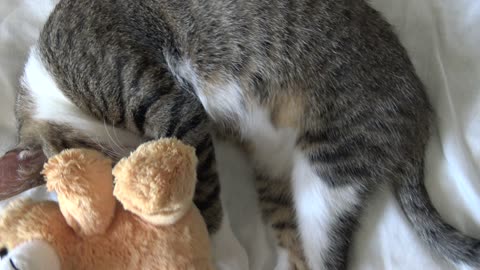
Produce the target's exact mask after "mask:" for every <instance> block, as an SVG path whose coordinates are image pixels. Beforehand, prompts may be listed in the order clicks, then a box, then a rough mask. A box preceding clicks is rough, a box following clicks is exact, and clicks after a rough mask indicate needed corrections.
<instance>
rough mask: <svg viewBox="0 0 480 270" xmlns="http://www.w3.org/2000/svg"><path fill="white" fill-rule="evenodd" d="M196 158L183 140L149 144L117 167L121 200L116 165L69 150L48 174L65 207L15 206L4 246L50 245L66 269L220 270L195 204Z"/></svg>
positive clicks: (3, 222) (0, 227) (0, 241)
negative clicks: (214, 263)
mask: <svg viewBox="0 0 480 270" xmlns="http://www.w3.org/2000/svg"><path fill="white" fill-rule="evenodd" d="M194 153H195V152H194V149H193V148H192V147H189V146H186V145H184V144H183V143H181V142H180V141H178V140H175V139H162V140H159V141H155V142H151V143H146V144H144V145H142V146H140V147H139V148H138V149H137V151H135V152H134V153H132V154H131V156H130V157H128V158H125V159H123V160H122V161H120V162H119V163H118V164H117V165H116V166H115V168H114V169H113V173H114V175H115V178H116V185H115V191H114V192H113V184H112V179H113V177H112V168H111V161H110V160H108V159H107V158H106V157H104V156H103V155H102V154H100V153H98V152H95V151H92V150H84V149H72V150H66V151H64V152H62V153H60V154H59V155H57V156H54V157H52V158H51V159H50V160H49V162H48V163H47V165H46V166H45V169H44V173H45V176H46V179H47V186H48V188H49V189H51V190H54V191H56V192H57V194H58V200H59V203H58V204H57V203H55V202H39V203H34V202H32V201H18V202H14V203H12V204H11V205H10V206H9V207H8V209H6V211H5V214H4V215H3V217H2V218H1V219H0V231H1V232H2V234H1V235H0V245H1V246H2V247H6V248H8V249H13V248H15V247H16V246H18V245H19V244H21V243H24V242H26V241H29V240H34V239H41V240H45V241H47V242H48V243H49V244H51V245H52V247H53V248H54V249H55V250H56V252H57V254H58V255H59V257H60V261H61V264H62V269H72V270H73V269H75V270H77V269H78V270H80V269H119V270H121V269H159V270H166V269H180V270H183V269H186V270H187V269H192V270H193V269H198V270H209V269H213V266H212V261H211V253H210V243H209V238H208V233H207V229H206V225H205V223H204V221H203V219H202V217H201V215H200V213H199V211H198V209H197V208H196V207H195V206H194V205H193V202H192V199H193V191H194V188H195V179H196V175H195V167H196V162H197V160H196V158H195V154H194ZM113 194H115V197H116V198H117V200H118V201H117V200H115V197H114V196H113ZM125 209H127V210H125ZM150 221H153V222H154V223H151V222H150ZM72 229H73V230H72Z"/></svg>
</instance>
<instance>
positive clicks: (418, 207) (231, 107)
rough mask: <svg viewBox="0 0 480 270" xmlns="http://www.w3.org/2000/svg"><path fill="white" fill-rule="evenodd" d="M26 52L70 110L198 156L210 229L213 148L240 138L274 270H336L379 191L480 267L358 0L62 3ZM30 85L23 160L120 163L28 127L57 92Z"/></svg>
mask: <svg viewBox="0 0 480 270" xmlns="http://www.w3.org/2000/svg"><path fill="white" fill-rule="evenodd" d="M37 52H38V56H39V57H40V61H41V63H42V64H43V66H44V68H45V71H46V72H47V73H48V74H49V75H51V78H53V79H52V80H53V84H54V85H55V87H58V89H59V91H61V94H62V95H63V96H64V98H66V99H67V101H69V102H70V103H69V104H68V105H69V106H70V107H72V106H71V105H72V104H74V108H72V110H78V111H79V112H81V114H84V115H86V116H88V117H90V118H92V119H96V120H97V121H101V122H104V124H105V126H106V127H107V130H108V129H109V128H111V130H122V131H124V132H129V134H130V135H131V136H134V137H136V138H137V139H138V140H140V141H145V140H150V139H155V138H159V137H163V136H176V137H178V138H180V139H182V140H184V141H185V142H187V143H189V144H191V145H193V146H194V147H196V149H197V155H198V156H199V160H200V164H199V167H198V176H199V182H198V183H199V184H198V187H197V190H196V196H195V202H196V204H197V206H198V207H199V208H200V210H201V211H202V214H203V216H204V217H205V218H206V221H207V224H208V225H209V229H210V231H211V232H214V231H216V230H217V229H218V227H219V226H220V220H221V215H222V211H221V205H220V203H219V192H220V187H219V185H218V175H217V172H216V169H215V155H214V151H213V146H212V141H211V137H210V136H211V133H212V131H214V132H218V133H220V134H223V135H224V136H227V137H230V138H234V139H235V140H239V141H240V142H241V144H243V145H244V146H245V148H246V151H247V152H248V153H249V154H250V156H251V159H252V161H253V163H254V167H255V169H256V172H257V190H258V194H259V202H260V205H261V207H262V210H263V215H264V218H265V221H266V223H268V224H270V225H271V226H272V228H273V229H274V231H275V234H276V236H277V244H278V246H279V250H281V251H282V253H285V252H284V251H286V252H288V254H287V255H285V256H287V257H288V258H286V259H285V256H283V257H282V258H281V259H280V261H279V264H278V267H277V268H278V270H282V269H313V270H318V269H334V270H337V269H338V270H339V269H346V268H347V265H348V261H347V254H348V250H349V246H350V242H351V236H352V234H353V233H354V231H355V228H356V226H357V225H358V217H359V215H360V214H361V212H362V209H363V208H364V207H365V204H366V203H367V201H368V197H369V195H370V194H371V193H372V191H373V190H375V188H376V187H377V186H378V185H380V184H381V183H384V182H392V183H393V184H394V185H395V187H396V191H397V194H398V198H399V202H400V203H401V205H402V207H403V209H404V210H405V213H406V215H407V217H408V218H409V219H410V220H411V222H412V224H413V227H414V228H415V229H416V231H417V232H418V234H419V236H421V237H422V238H423V239H425V240H426V242H427V243H428V244H430V245H431V246H432V250H434V251H437V253H439V254H440V255H444V256H445V257H446V258H447V259H450V260H452V261H453V262H456V263H466V264H470V265H473V266H480V256H478V255H479V253H480V248H479V247H480V245H479V244H478V243H479V242H478V240H476V239H472V238H469V237H467V236H464V235H462V234H461V233H459V232H458V231H456V230H455V229H454V228H452V227H451V226H449V225H447V224H445V223H444V222H443V221H442V220H441V219H440V216H439V214H438V213H437V211H436V210H435V209H434V208H433V206H432V205H431V203H430V201H429V199H428V196H427V194H426V191H425V188H424V186H423V174H422V170H423V158H424V151H425V145H426V142H427V140H428V138H429V131H430V124H431V120H432V118H433V116H432V112H431V108H430V105H429V103H428V101H427V97H426V95H425V93H424V91H423V86H422V83H421V82H420V80H419V79H418V78H417V76H416V75H415V71H414V68H413V66H412V64H411V62H410V60H409V59H408V56H407V53H406V52H405V50H404V49H403V47H402V46H401V45H400V42H399V41H398V39H397V38H396V36H395V35H394V33H393V32H392V30H391V27H390V26H389V25H388V23H386V22H385V21H384V20H383V18H382V17H381V16H380V15H379V14H378V13H377V12H376V11H375V10H373V9H372V8H370V7H369V6H368V5H367V3H366V2H365V1H363V0H356V1H353V0H273V1H272V0H242V1H238V0H185V1H173V0H144V1H134V0H104V1H88V0H63V1H60V3H59V4H58V5H57V7H56V8H55V10H54V12H53V14H52V15H51V16H50V18H49V20H48V22H47V23H46V25H45V27H44V30H43V31H42V34H41V36H40V40H39V43H38V47H37ZM27 67H28V66H27ZM37 71H38V69H37ZM28 72H29V70H28V69H27V70H26V73H27V74H26V78H28ZM31 72H33V73H35V72H34V71H31ZM33 73H32V74H33ZM33 75H34V74H33ZM27 81H28V80H27ZM42 82H43V81H42ZM44 82H45V83H46V84H45V85H46V86H47V87H50V88H52V87H51V85H52V82H50V81H48V80H47V81H44ZM36 83H37V82H35V81H32V82H28V83H27V85H26V86H25V89H24V90H23V91H21V92H20V95H19V99H18V104H17V105H18V106H17V116H18V120H19V127H20V128H19V135H20V147H21V148H22V147H23V148H27V149H39V147H41V148H42V149H43V152H44V153H45V154H46V155H51V154H53V153H55V152H56V151H58V150H60V149H62V148H65V147H72V146H77V145H82V144H83V145H85V146H88V147H97V148H101V149H104V151H105V152H107V153H116V151H114V150H113V149H111V143H108V141H107V142H102V141H92V140H91V138H90V137H89V135H88V134H85V133H86V132H85V130H83V131H82V129H81V127H80V126H77V127H75V126H72V125H71V123H70V124H68V123H65V122H62V123H60V124H59V123H58V121H57V122H52V121H45V119H36V118H35V116H34V115H33V114H32V112H33V111H34V109H35V106H37V105H38V104H35V102H36V101H38V100H41V99H42V96H41V95H40V96H38V93H41V92H40V91H52V89H42V88H39V87H41V86H40V85H36ZM49 85H50V86H49ZM32 89H41V90H32ZM32 93H37V98H34V97H33V95H32ZM45 93H47V92H45ZM38 97H40V98H38ZM53 97H56V98H59V97H61V95H58V93H57V95H53ZM64 98H63V97H62V98H59V99H58V100H59V102H65V99H64ZM43 100H46V101H48V99H45V98H43ZM47 103H48V102H47ZM60 108H66V107H59V110H60ZM60 111H61V110H60ZM55 117H57V116H55ZM55 117H54V118H55ZM59 117H60V116H59ZM60 118H61V117H60ZM77 123H78V121H77ZM125 136H127V135H125ZM109 147H110V148H109ZM121 147H124V146H122V145H121ZM105 149H106V150H105ZM0 164H1V162H0Z"/></svg>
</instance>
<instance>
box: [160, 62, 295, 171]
mask: <svg viewBox="0 0 480 270" xmlns="http://www.w3.org/2000/svg"><path fill="white" fill-rule="evenodd" d="M168 59H169V58H168V57H167V62H169V65H170V67H171V68H172V69H173V70H174V71H175V73H176V75H177V76H179V77H180V78H182V79H184V80H186V81H188V82H190V83H191V84H192V86H193V87H194V89H195V92H196V94H197V96H198V98H199V99H200V101H201V103H202V104H203V106H204V108H205V110H206V111H207V113H208V114H209V116H210V117H211V118H212V119H213V120H214V121H218V122H221V123H222V122H227V123H228V122H231V121H233V122H234V123H235V125H238V126H239V127H240V132H241V136H242V137H243V138H245V139H246V140H247V141H249V142H250V143H252V144H253V147H254V153H253V159H254V160H253V161H254V163H255V164H256V165H257V166H258V167H259V168H262V169H263V170H265V171H266V172H267V173H268V175H269V176H270V177H272V178H282V179H283V178H285V176H286V175H290V171H291V168H292V166H291V164H292V153H293V150H294V147H295V139H296V132H295V131H294V130H293V129H289V128H281V129H277V128H275V127H274V126H273V125H272V123H271V121H270V112H269V111H267V110H266V109H264V108H262V107H261V106H259V105H256V104H253V101H248V102H245V96H244V94H243V89H242V88H241V87H240V85H239V84H238V83H237V82H235V81H234V80H229V81H227V82H226V83H224V84H220V85H211V84H208V83H206V82H202V81H201V80H200V79H199V78H198V76H197V74H196V72H195V70H194V68H193V67H192V64H191V61H190V60H184V61H183V62H182V63H181V64H180V65H176V66H175V65H173V64H172V63H170V62H171V61H168ZM204 89H208V91H209V92H210V93H211V94H206V93H205V92H204Z"/></svg>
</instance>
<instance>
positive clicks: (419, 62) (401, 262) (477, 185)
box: [0, 0, 480, 270]
mask: <svg viewBox="0 0 480 270" xmlns="http://www.w3.org/2000/svg"><path fill="white" fill-rule="evenodd" d="M98 1H101V0H98ZM372 5H373V6H374V7H375V8H377V9H378V10H380V11H381V12H382V13H383V14H384V15H385V16H386V17H387V19H388V20H389V21H390V22H391V23H392V24H393V25H394V26H395V29H396V31H397V33H398V35H399V36H400V38H401V40H402V42H403V44H404V45H405V46H406V48H407V50H408V52H409V53H410V56H411V58H412V60H413V62H414V64H415V66H416V68H417V71H418V73H419V75H420V77H421V78H422V80H423V82H424V83H425V85H426V86H427V90H428V94H429V97H430V100H431V102H432V104H433V106H434V108H435V110H436V112H437V134H436V135H435V136H434V138H432V140H431V143H430V146H429V149H428V152H427V162H426V165H427V166H426V184H427V189H428V191H429V193H430V196H431V198H432V200H433V203H434V205H435V206H436V207H437V208H438V210H439V212H440V213H441V215H442V216H443V217H444V219H445V220H447V221H448V222H449V223H450V224H452V225H454V226H455V227H456V228H458V229H459V230H461V231H463V232H465V233H467V234H469V235H472V236H476V237H478V238H480V208H479V207H477V206H479V205H480V181H479V176H480V46H479V44H480V1H477V0H421V1H419V0H401V1H399V0H372ZM52 7H53V0H1V1H0V93H1V94H0V152H3V151H5V150H7V149H8V148H9V147H11V146H12V145H14V143H15V141H14V140H15V137H14V136H15V121H14V116H13V104H14V93H15V89H16V87H17V81H18V78H19V75H20V72H21V68H22V64H23V62H24V61H25V57H26V53H27V50H28V47H29V46H30V45H31V44H32V43H33V42H34V40H35V38H36V37H37V35H38V33H39V30H40V27H41V25H42V23H43V22H44V21H45V19H46V17H47V16H48V12H49V11H50V10H51V8H52ZM219 146H220V147H219V148H218V154H219V157H218V159H219V164H220V171H221V178H222V183H223V191H224V193H223V194H222V196H223V199H224V203H225V204H226V206H227V209H228V212H229V216H230V220H231V223H232V224H233V225H232V226H233V229H234V232H235V234H236V235H237V237H238V239H239V240H240V242H241V243H242V245H243V246H244V247H245V248H246V250H247V252H248V255H249V260H250V269H262V270H263V269H272V268H273V266H272V265H273V263H274V261H275V252H274V250H273V248H272V244H271V241H270V240H269V237H268V231H267V230H266V229H265V228H264V226H263V225H262V223H261V220H260V217H259V212H258V208H257V205H256V201H255V193H254V190H253V184H252V177H251V176H252V175H251V169H250V167H249V166H248V165H247V162H246V159H245V158H244V157H243V156H242V155H240V154H239V152H238V151H237V150H236V149H235V148H233V147H232V146H230V145H223V144H220V145H219ZM21 196H33V197H34V198H36V199H44V198H46V197H47V196H49V195H48V194H47V193H46V192H45V191H44V190H43V188H37V189H35V190H32V191H29V192H26V193H24V194H22V195H21ZM2 205H3V204H2ZM0 207H1V205H0ZM0 233H1V232H0ZM351 261H352V264H351V269H395V270H399V269H409V270H410V269H467V268H454V267H453V266H452V265H450V264H448V263H446V262H444V261H443V260H442V259H440V258H437V257H435V256H433V255H431V254H430V252H429V250H428V248H426V247H425V246H424V244H423V243H422V242H421V241H420V240H418V239H417V237H416V236H415V234H414V233H413V231H412V230H411V226H410V225H409V224H408V222H407V221H406V219H405V217H404V216H403V214H402V212H401V211H400V209H399V206H398V204H397V202H396V201H395V200H394V198H393V196H392V194H391V192H390V190H389V188H388V187H384V188H383V189H381V190H380V191H379V192H378V193H377V194H376V197H375V199H374V200H373V201H372V203H371V205H370V207H369V208H368V209H367V213H366V215H365V216H364V218H363V223H362V228H361V230H360V231H359V232H358V233H357V234H356V238H355V241H354V246H353V249H352V254H351Z"/></svg>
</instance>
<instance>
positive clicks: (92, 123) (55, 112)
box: [22, 48, 142, 150]
mask: <svg viewBox="0 0 480 270" xmlns="http://www.w3.org/2000/svg"><path fill="white" fill-rule="evenodd" d="M22 84H23V86H24V87H25V88H26V89H27V90H28V91H29V94H30V95H31V97H32V100H33V102H34V112H33V117H34V118H35V119H38V120H45V121H51V122H55V123H59V124H67V125H69V126H71V127H72V128H75V129H78V130H80V131H82V132H83V133H85V135H87V136H89V137H91V138H92V139H93V140H94V141H95V142H101V143H108V144H110V145H112V149H116V148H119V147H120V148H121V147H123V146H136V145H138V144H140V143H141V142H142V140H141V139H140V138H139V137H138V136H136V135H135V134H133V133H131V132H127V131H125V130H122V129H117V128H114V127H112V126H110V125H107V124H105V123H104V122H103V121H100V120H98V119H95V118H94V117H91V116H90V115H88V114H86V113H84V112H83V111H81V110H80V109H79V108H78V107H77V106H75V103H74V102H72V101H71V100H70V99H68V98H67V97H66V96H65V95H64V94H63V92H62V91H61V90H60V89H59V87H58V86H57V84H56V82H55V80H54V79H53V78H52V76H51V75H50V73H49V72H48V71H47V69H46V68H45V66H44V64H43V62H42V60H41V57H40V55H39V52H38V49H36V48H33V49H32V50H31V51H30V55H29V57H28V61H27V64H26V66H25V71H24V75H23V77H22ZM118 150H120V149H118Z"/></svg>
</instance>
